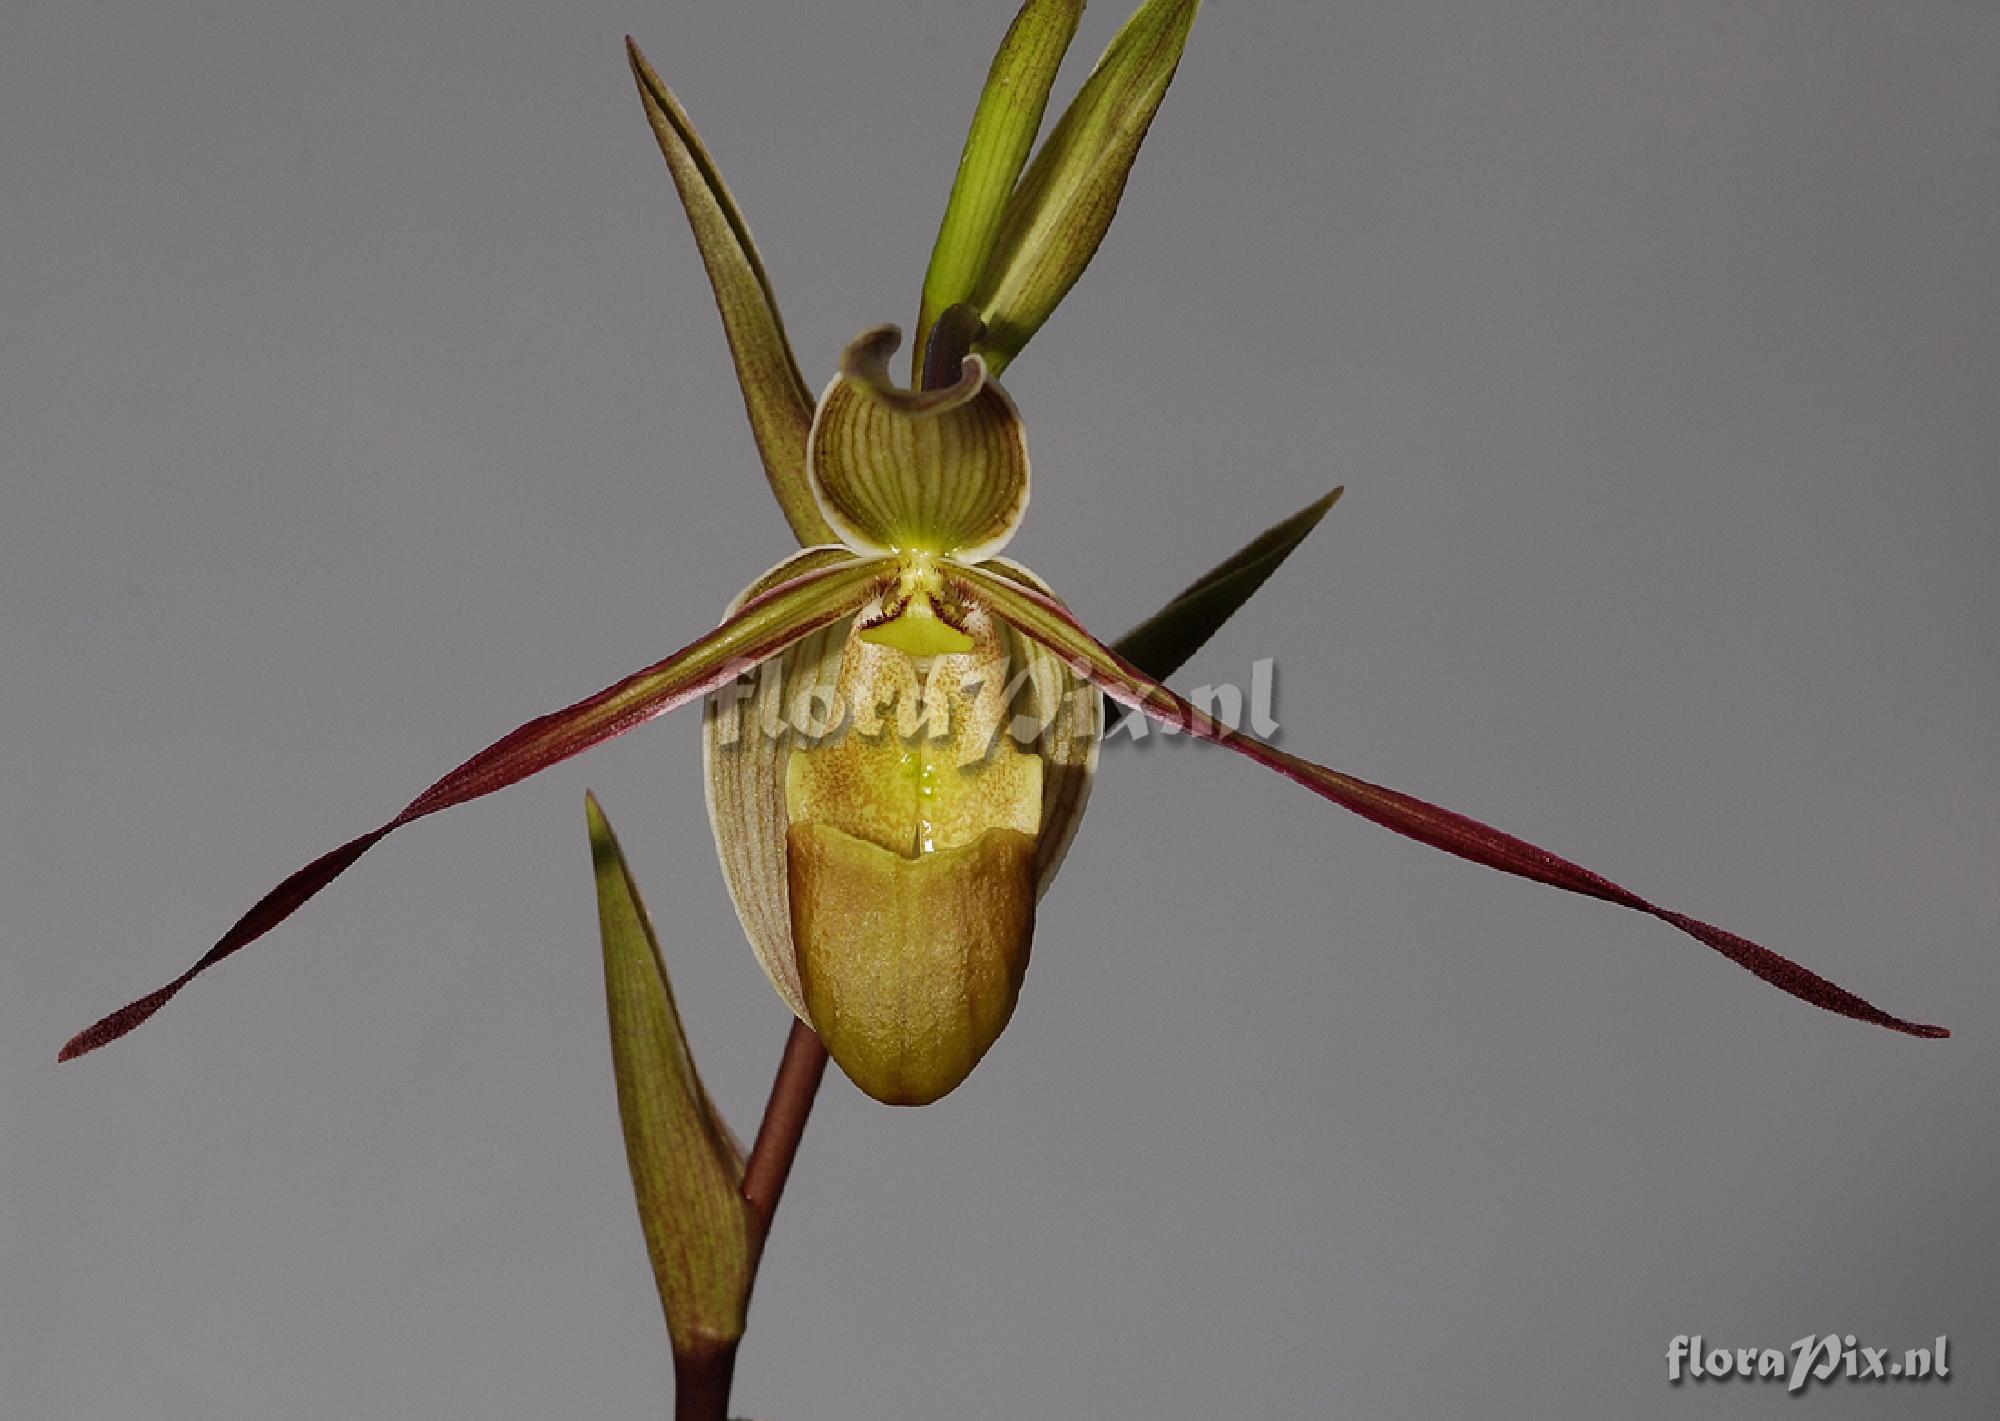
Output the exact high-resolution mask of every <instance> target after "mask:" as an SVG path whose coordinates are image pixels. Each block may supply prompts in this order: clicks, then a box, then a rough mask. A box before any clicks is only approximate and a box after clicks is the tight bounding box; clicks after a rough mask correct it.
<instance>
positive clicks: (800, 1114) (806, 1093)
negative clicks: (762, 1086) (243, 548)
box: [743, 1021, 826, 1278]
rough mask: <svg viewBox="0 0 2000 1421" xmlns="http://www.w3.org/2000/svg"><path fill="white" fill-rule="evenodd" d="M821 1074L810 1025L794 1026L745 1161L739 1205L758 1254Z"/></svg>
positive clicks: (821, 1052) (822, 1063) (821, 1050)
mask: <svg viewBox="0 0 2000 1421" xmlns="http://www.w3.org/2000/svg"><path fill="white" fill-rule="evenodd" d="M825 1074H826V1047H824V1046H822V1045H821V1044H820V1039H819V1037H818V1036H816V1035H814V1034H813V1029H812V1028H811V1027H810V1026H807V1025H806V1024H805V1023H804V1022H802V1021H794V1022H793V1023H792V1034H791V1035H789V1036H787V1037H786V1038H785V1054H784V1056H783V1057H782V1058H781V1059H780V1060H779V1062H778V1075H777V1079H775V1080H773V1081H772V1082H771V1100H770V1103H769V1104H768V1105H766V1106H765V1107H764V1119H763V1121H762V1122H761V1123H760V1124H759V1125H758V1126H757V1141H756V1143H755V1144H753V1145H752V1146H751V1147H750V1159H749V1162H748V1163H747V1164H746V1165H745V1166H744V1170H743V1202H744V1203H746V1204H748V1205H749V1206H750V1216H751V1218H752V1219H753V1220H754V1221H755V1224H756V1229H757V1236H756V1248H757V1253H758V1255H761V1254H762V1253H763V1251H764V1237H765V1235H767V1234H769V1233H770V1231H771V1216H772V1215H773V1214H775V1213H777V1212H778V1198H779V1196H780V1195H782V1194H783V1193H784V1192H785V1180H786V1179H787V1178H788V1177H789V1176H790V1175H791V1172H792V1160H793V1159H794V1158H795V1157H796V1156H797V1155H798V1152H799V1137H800V1136H802V1135H804V1134H805V1130H806V1118H807V1117H808V1116H809V1115H811V1114H812V1108H813V1099H814V1097H816V1096H817V1095H818V1093H819V1083H820V1078H821V1077H822V1076H824V1075H825ZM751 1266H752V1268H753V1270H754V1268H755V1266H756V1265H755V1263H754V1262H753V1264H752V1265H751ZM752 1276H753V1278H754V1276H755V1274H754V1272H753V1274H752Z"/></svg>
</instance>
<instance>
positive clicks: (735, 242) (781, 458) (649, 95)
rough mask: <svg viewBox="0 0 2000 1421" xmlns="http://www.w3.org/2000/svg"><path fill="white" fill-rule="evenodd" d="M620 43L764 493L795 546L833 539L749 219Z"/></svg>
mask: <svg viewBox="0 0 2000 1421" xmlns="http://www.w3.org/2000/svg"><path fill="white" fill-rule="evenodd" d="M625 47H626V50H627V53H628V56H629V58H630V60H631V64H632V76H633V78H634V79H636V80H637V81H638V84H639V97H640V98H641V100H643V101H644V103H645V105H646V121H647V122H648V123H650V124H651V125H652V127H653V136H654V137H655V138H656V139H658V140H659V144H660V152H661V154H662V155H663V156H664V157H665V158H666V160H667V171H668V172H669V173H671V174H672V175H673V180H674V187H675V189H676V190H677V191H678V192H679V193H680V195H681V205H682V206H683V207H685V208H686V209H687V219H688V225H689V226H690V227H692V228H693V229H694V240H695V244H696V245H697V246H698V247H700V248H701V261H702V265H703V266H704V267H706V268H707V269H708V280H709V284H710V285H711V286H712V287H713V288H714V289H715V304H716V308H717V309H718V310H720V311H721V313H722V329H723V332H724V333H725V334H726V335H727V336H728V337H729V353H730V355H731V356H732V357H734V359H735V362H736V379H737V383H738V384H739V385H741V386H742V389H743V407H744V409H745V411H746V412H747V413H748V414H749V416H750V432H751V433H752V434H753V435H754V436H755V437H756V440H757V452H758V453H759V454H760V455H761V456H762V457H763V460H764V472H765V474H766V476H767V477H768V478H769V479H770V481H771V492H772V493H774V494H775V495H777V499H778V507H779V508H781V509H782V510H784V514H785V521H786V522H788V523H790V524H791V525H792V533H793V535H794V536H796V537H797V538H798V540H799V543H800V545H801V546H811V545H812V544H815V543H830V542H832V541H833V533H832V531H831V530H830V529H828V528H827V526H826V524H825V522H824V521H823V520H822V519H821V518H820V516H819V509H818V508H817V506H815V505H814V503H813V500H812V494H811V493H810V492H809V491H808V490H807V488H806V432H807V430H809V429H810V428H811V427H812V409H813V403H812V391H811V390H810V388H809V387H808V386H807V385H806V382H805V377H804V376H803V375H801V374H800V373H799V366H798V361H797V360H796V359H795V358H794V357H793V355H792V347H791V342H790V341H789V340H787V339H786V337H785V323H784V321H783V320H782V319H780V318H779V315H778V300H777V297H776V296H775V295H773V294H772V291H771V281H770V278H769V277H768V276H766V275H765V274H764V263H763V261H762V259H761V258H759V257H758V255H757V244H756V243H755V242H753V241H752V240H751V239H750V227H749V224H748V223H746V222H745V221H744V220H743V214H742V213H741V212H740V211H738V210H737V207H736V199H735V198H733V197H731V196H730V195H729V189H728V187H727V186H725V185H724V183H723V181H722V174H721V173H720V172H719V171H717V169H716V166H715V160H714V159H713V158H711V157H709V155H708V150H707V149H706V148H704V147H703V146H702V143H701V139H700V137H699V136H698V135H697V134H696V133H695V131H694V125H693V124H692V123H690V122H689V121H688V116H687V112H686V110H684V109H683V108H682V107H681V106H680V101H679V100H677V99H676V98H675V97H674V96H673V93H672V91H671V90H669V89H668V88H667V86H666V85H665V84H663V83H661V82H660V76H659V75H658V74H655V73H654V72H653V66H652V65H650V64H648V63H647V62H646V56H645V55H643V54H641V53H640V52H639V46H638V45H636V44H634V43H633V42H632V41H631V40H630V39H627V40H626V41H625Z"/></svg>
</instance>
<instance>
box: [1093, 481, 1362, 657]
mask: <svg viewBox="0 0 2000 1421" xmlns="http://www.w3.org/2000/svg"><path fill="white" fill-rule="evenodd" d="M1341 493H1342V490H1340V489H1335V490H1334V491H1333V492H1332V493H1330V494H1328V495H1327V496H1326V497H1324V498H1321V499H1315V500H1314V501H1313V502H1312V503H1310V504H1308V505H1306V506H1305V507H1304V508H1302V509H1300V510H1299V511H1298V512H1297V513H1294V514H1293V515H1292V516H1291V517H1290V518H1287V519H1286V520H1285V521H1284V522H1282V523H1280V524H1278V525H1277V526H1276V527H1273V528H1267V529H1265V530H1264V531H1263V532H1262V533H1260V534H1258V535H1257V537H1255V538H1253V539H1252V540H1251V541H1250V542H1248V543H1246V544H1245V545H1244V546H1243V548H1242V549H1241V550H1240V551H1238V552H1237V553H1236V554H1235V556H1233V557H1231V558H1229V559H1228V560H1227V561H1225V562H1222V563H1218V564H1217V565H1216V566H1214V567H1212V568H1210V569H1209V570H1208V571H1207V572H1206V573H1205V574H1203V575H1202V577H1201V578H1200V579H1199V580H1198V581H1196V582H1195V583H1194V585H1193V586H1191V587H1189V588H1188V589H1187V590H1186V591H1185V592H1183V593H1181V594H1180V596H1178V597H1176V598H1174V600H1173V601H1171V602H1169V603H1167V605H1166V606H1164V607H1162V608H1161V609H1160V610H1159V611H1157V612H1155V613H1154V614H1153V615H1152V616H1150V617H1148V618H1146V620H1145V621H1143V622H1141V623H1140V624H1139V625H1138V626H1136V627H1134V628H1132V630H1131V631H1129V632H1127V633H1125V635H1124V636H1122V637H1120V638H1118V640H1117V641H1115V642H1113V643H1112V644H1111V646H1112V649H1113V650H1114V651H1116V652H1117V653H1118V654H1119V655H1120V656H1122V657H1124V658H1125V659H1126V660H1127V661H1129V662H1131V663H1132V664H1133V665H1134V666H1136V667H1138V668H1139V669H1140V670H1141V671H1144V672H1145V673H1146V674H1147V675H1148V676H1151V677H1153V678H1154V679H1155V680H1165V679H1166V678H1167V677H1169V676H1171V675H1173V674H1174V672H1176V671H1178V670H1180V669H1181V667H1182V666H1183V665H1185V664H1186V662H1187V659H1188V658H1189V657H1190V656H1193V655H1194V654H1195V652H1197V651H1199V650H1200V649H1201V646H1202V643H1204V642H1206V641H1207V640H1208V639H1209V638H1210V637H1212V636H1214V635H1215V633H1216V631H1217V630H1218V629H1219V628H1220V627H1221V626H1222V624H1223V623H1224V622H1226V621H1228V620H1229V619H1230V617H1232V616H1234V615H1235V613H1236V609H1237V608H1238V607H1241V606H1242V605H1243V604H1244V603H1245V602H1247V601H1249V600H1250V598H1251V596H1252V595H1253V594H1254V593H1255V592H1256V591H1257V589H1258V588H1260V587H1262V586H1263V585H1264V583H1265V580H1266V579H1268V578H1269V577H1270V576H1271V574H1272V573H1274V572H1276V571H1277V570H1278V565H1279V564H1280V563H1282V562H1284V560H1285V559H1286V558H1288V557H1290V556H1291V553H1292V549H1294V548H1296V547H1297V546H1298V545H1299V544H1300V543H1303V542H1304V541H1305V540H1306V535H1307V534H1308V533H1310V532H1312V530H1313V529H1314V528H1316V527H1318V526H1319V520H1320V519H1322V518H1324V517H1325V516H1326V511H1327V510H1328V509H1329V508H1331V507H1333V505H1334V502H1335V501H1336V500H1337V499H1339V497H1340V495H1341Z"/></svg>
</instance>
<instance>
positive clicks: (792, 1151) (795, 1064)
mask: <svg viewBox="0 0 2000 1421" xmlns="http://www.w3.org/2000/svg"><path fill="white" fill-rule="evenodd" d="M825 1075H826V1047H824V1046H822V1045H821V1044H820V1039H819V1037H817V1036H816V1035H814V1034H813V1030H812V1028H811V1027H809V1026H807V1025H806V1024H805V1023H804V1022H802V1021H794V1022H793V1023H792V1032H791V1035H789V1036H787V1037H786V1038H785V1054H784V1055H783V1056H782V1057H780V1058H779V1060H778V1075H777V1078H776V1079H775V1080H773V1081H772V1082H771V1099H770V1102H769V1104H767V1105H766V1106H765V1107H764V1118H763V1120H762V1121H760V1122H759V1123H758V1125H757V1141H756V1143H755V1144H753V1145H752V1146H751V1147H750V1158H749V1160H748V1161H747V1162H746V1163H745V1165H744V1168H743V1186H742V1187H743V1202H744V1203H745V1204H747V1205H748V1206H749V1208H750V1227H751V1238H750V1247H751V1254H750V1285H751V1286H752V1287H754V1286H755V1285H756V1282H757V1265H758V1264H759V1263H760V1262H762V1261H763V1256H764V1240H765V1238H766V1237H767V1236H769V1234H770V1232H771V1216H772V1215H773V1214H775V1213H777V1211H778V1199H779V1197H780V1196H782V1195H783V1194H784V1192H785V1181H786V1180H787V1179H788V1178H790V1177H791V1173H792V1161H793V1160H794V1159H796V1158H797V1157H798V1153H799V1140H800V1138H801V1137H802V1136H803V1135H804V1134H805V1132H806V1120H807V1118H808V1117H810V1116H811V1114H812V1108H813V1101H814V1099H815V1098H816V1097H817V1096H818V1094H819V1083H820V1080H821V1078H822V1077H824V1076H825ZM736 1348H737V1342H736V1340H731V1341H729V1342H717V1343H715V1344H714V1345H712V1346H708V1347H704V1348H702V1349H700V1350H699V1351H692V1350H691V1351H688V1352H679V1351H676V1352H675V1353H674V1421H728V1417H729V1388H730V1385H731V1383H732V1382H734V1380H735V1378H736Z"/></svg>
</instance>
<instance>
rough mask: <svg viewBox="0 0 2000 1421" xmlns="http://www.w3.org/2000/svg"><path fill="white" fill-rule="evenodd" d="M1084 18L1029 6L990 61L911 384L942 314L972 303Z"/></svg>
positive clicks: (1041, 1) (1075, 3) (940, 245)
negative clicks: (1052, 90)
mask: <svg viewBox="0 0 2000 1421" xmlns="http://www.w3.org/2000/svg"><path fill="white" fill-rule="evenodd" d="M1082 15H1083V0H1028V3H1027V4H1025V5H1023V6H1022V7H1021V10H1020V13H1019V14H1017V15H1015V16H1014V23H1013V24H1012V25H1011V26H1010V27H1009V28H1008V30H1007V38H1006V39H1004V40H1002V41H1001V42H1000V52H999V53H998V54H996V55H994V56H993V67H992V68H991V69H990V70H988V71H987V75H986V87H985V88H984V89H983V90H981V91H980V94H979V107H978V108H977V109H975V110H974V111H973V115H972V128H971V131H970V132H968V133H967V134H966V136H965V151H964V152H963V153H962V154H961V155H960V157H959V160H958V176H957V177H956V178H955V179H953V181H952V185H951V197H950V199H949V200H948V201H947V202H946V203H945V209H944V221H943V222H942V223H940V224H939V226H938V235H937V244H936V245H935V246H933V247H932V248H931V264H930V269H929V270H928V271H926V272H925V273H924V299H923V309H922V312H921V313H920V315H919V316H918V319H917V338H916V344H915V346H914V348H913V349H912V350H911V352H910V358H911V362H912V367H911V368H912V371H913V374H912V379H916V378H918V375H919V374H920V373H921V370H922V365H923V359H924V351H925V348H926V346H927V345H928V343H929V341H930V334H931V326H932V324H933V323H934V322H935V321H936V320H937V318H938V314H939V313H940V312H941V311H943V310H944V309H945V308H946V307H947V306H951V305H953V304H955V303H956V302H959V301H963V300H965V299H966V298H967V297H968V296H970V295H971V294H972V291H973V288H974V286H976V285H977V284H978V281H979V276H980V273H981V272H983V271H984V270H985V269H986V259H987V257H988V256H989V255H990V254H991V253H992V251H993V242H994V239H995V238H996V237H997V236H998V235H999V233H1000V218H1001V214H1002V213H1003V212H1004V211H1005V210H1006V206H1007V199H1008V197H1009V196H1010V195H1011V194H1012V193H1013V191H1014V183H1015V181H1016V180H1017V179H1018V178H1019V177H1020V176H1021V169H1022V167H1023V166H1024V165H1025V164H1026V163H1027V161H1028V151H1029V149H1031V148H1033V147H1034V144H1035V135H1036V134H1037V133H1039V132H1040V131H1041V127H1042V113H1043V111H1044V110H1045V109H1046V108H1047V107H1048V102H1049V86H1050V85H1051V84H1053V83H1054V82H1055V78H1056V70H1057V69H1058V68H1060V67H1061V65H1062V59H1063V55H1064V54H1066V53H1068V51H1069V44H1070V40H1071V39H1073V38H1075V36H1076V23H1077V21H1078V20H1079V19H1080V18H1082Z"/></svg>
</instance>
